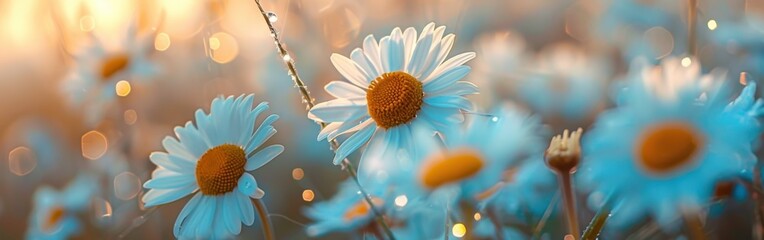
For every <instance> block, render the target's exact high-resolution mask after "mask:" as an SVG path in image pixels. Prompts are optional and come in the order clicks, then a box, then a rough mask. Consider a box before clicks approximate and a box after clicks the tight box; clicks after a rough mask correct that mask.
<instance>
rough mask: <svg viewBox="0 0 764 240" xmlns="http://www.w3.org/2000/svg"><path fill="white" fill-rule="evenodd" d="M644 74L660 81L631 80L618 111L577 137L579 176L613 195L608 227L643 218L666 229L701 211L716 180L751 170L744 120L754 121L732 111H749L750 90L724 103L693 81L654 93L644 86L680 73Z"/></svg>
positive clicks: (753, 127)
mask: <svg viewBox="0 0 764 240" xmlns="http://www.w3.org/2000/svg"><path fill="white" fill-rule="evenodd" d="M645 76H646V77H651V76H652V77H659V78H662V79H648V78H645V79H638V80H635V81H631V82H630V83H629V85H628V86H629V89H628V94H627V95H625V96H626V98H625V99H622V102H621V104H620V105H619V107H617V108H616V109H613V110H611V111H610V112H606V113H604V114H603V115H601V116H600V118H599V119H598V121H597V123H596V124H595V126H594V128H593V129H592V130H591V131H589V133H588V134H587V135H586V136H585V138H584V144H583V146H584V151H583V152H584V159H586V160H585V161H583V165H582V166H581V170H580V171H579V172H580V174H579V176H582V177H583V178H584V180H589V181H590V183H591V184H593V185H594V186H597V188H598V190H601V191H602V192H605V193H612V194H613V195H612V196H613V197H614V200H615V201H616V203H618V205H620V206H617V207H616V209H615V211H614V212H613V215H612V221H610V222H612V223H613V224H615V225H617V226H618V225H620V226H627V225H628V224H630V223H633V222H634V220H637V219H641V218H642V217H644V216H645V215H650V216H652V217H653V218H654V219H655V220H656V221H657V222H658V223H659V224H660V225H661V226H663V227H664V228H665V229H673V227H675V226H676V225H675V224H672V223H675V222H680V221H677V220H680V219H681V218H682V216H683V215H684V216H693V217H694V215H697V214H698V213H700V212H701V211H703V209H705V206H707V205H708V204H709V203H710V202H711V199H712V196H713V191H714V189H715V186H716V184H717V183H719V181H720V180H726V179H729V178H734V177H740V176H741V175H744V174H746V173H747V172H750V170H751V169H752V166H753V164H754V163H755V161H756V157H755V156H754V154H753V152H752V150H751V145H752V144H751V143H752V141H753V140H754V139H755V137H756V134H752V133H753V132H756V131H758V129H757V128H758V126H757V124H755V123H756V121H755V120H754V121H751V120H750V119H749V118H755V117H756V116H755V115H753V114H741V111H739V109H750V108H751V106H753V103H754V101H753V93H754V92H755V91H754V89H755V88H756V87H755V84H754V83H753V82H751V83H749V84H748V86H747V87H746V89H745V90H744V91H743V94H741V95H740V96H739V97H738V99H736V100H735V101H734V102H733V103H732V104H730V103H729V101H728V99H729V98H728V95H726V94H724V93H725V91H724V88H723V87H724V86H723V85H717V86H718V87H717V89H710V90H716V91H714V92H710V93H709V94H708V95H706V94H704V93H706V92H705V91H706V90H709V89H703V88H704V86H702V85H701V84H699V83H696V84H685V85H684V86H682V87H681V88H676V89H674V90H675V91H672V92H660V91H655V90H654V89H653V88H652V86H651V83H655V82H664V83H665V82H668V81H672V79H674V78H679V79H681V78H682V76H672V75H671V74H669V73H664V74H654V75H645ZM705 77H707V76H698V78H696V79H695V80H696V82H697V81H700V80H701V79H703V78H705ZM751 123H754V124H751ZM587 185H588V184H587Z"/></svg>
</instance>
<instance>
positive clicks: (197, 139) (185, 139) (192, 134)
mask: <svg viewBox="0 0 764 240" xmlns="http://www.w3.org/2000/svg"><path fill="white" fill-rule="evenodd" d="M175 135H176V136H178V139H179V140H180V142H181V143H182V144H183V145H184V146H185V148H186V150H187V151H188V152H189V153H191V154H192V155H193V156H194V157H196V158H198V157H200V156H202V154H204V152H205V151H207V149H209V148H210V146H209V145H208V144H206V143H205V142H204V140H202V137H201V136H200V135H199V132H198V131H197V130H196V127H194V125H193V124H192V123H191V121H189V122H186V126H185V127H175Z"/></svg>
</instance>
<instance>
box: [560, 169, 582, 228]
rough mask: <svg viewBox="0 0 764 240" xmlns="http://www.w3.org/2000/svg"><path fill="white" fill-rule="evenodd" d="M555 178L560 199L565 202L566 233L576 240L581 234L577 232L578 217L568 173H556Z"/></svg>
mask: <svg viewBox="0 0 764 240" xmlns="http://www.w3.org/2000/svg"><path fill="white" fill-rule="evenodd" d="M557 173H558V174H557V177H558V179H559V180H560V191H561V192H562V199H563V201H564V202H565V205H564V206H565V215H566V216H567V218H568V232H569V233H570V234H571V235H573V237H574V238H576V239H578V238H579V236H581V232H580V231H579V230H578V215H577V214H576V198H575V195H574V194H573V184H572V179H571V176H570V172H565V171H558V172H557Z"/></svg>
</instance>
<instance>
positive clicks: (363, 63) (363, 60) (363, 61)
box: [350, 48, 380, 83]
mask: <svg viewBox="0 0 764 240" xmlns="http://www.w3.org/2000/svg"><path fill="white" fill-rule="evenodd" d="M350 59H353V61H354V62H355V63H356V64H358V66H360V67H361V68H362V69H363V71H364V72H366V76H368V77H369V79H366V81H367V82H369V83H371V81H372V80H374V78H375V77H376V76H379V75H380V73H379V72H377V69H376V68H375V67H374V65H372V63H371V60H370V59H368V58H367V57H366V54H364V53H363V50H362V49H360V48H356V49H355V50H353V51H352V52H350Z"/></svg>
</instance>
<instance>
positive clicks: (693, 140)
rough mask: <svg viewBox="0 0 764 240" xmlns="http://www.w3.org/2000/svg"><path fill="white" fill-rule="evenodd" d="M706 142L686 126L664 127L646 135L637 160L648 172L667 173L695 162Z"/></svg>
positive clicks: (672, 125)
mask: <svg viewBox="0 0 764 240" xmlns="http://www.w3.org/2000/svg"><path fill="white" fill-rule="evenodd" d="M703 140H704V139H703V136H701V135H700V133H698V132H697V131H696V130H695V129H694V128H693V127H692V126H689V125H687V124H686V123H680V122H668V123H662V124H660V125H657V126H654V127H652V128H651V129H648V130H647V132H646V133H645V134H644V135H643V137H642V140H641V142H640V143H639V146H638V148H637V159H638V161H639V162H640V163H641V164H642V166H643V167H644V168H645V169H647V170H648V171H651V172H653V173H667V172H670V171H672V170H675V169H676V168H679V167H681V166H684V165H686V164H688V163H690V162H692V160H693V158H694V157H695V155H696V154H697V153H698V151H699V150H700V148H701V145H702V144H703Z"/></svg>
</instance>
